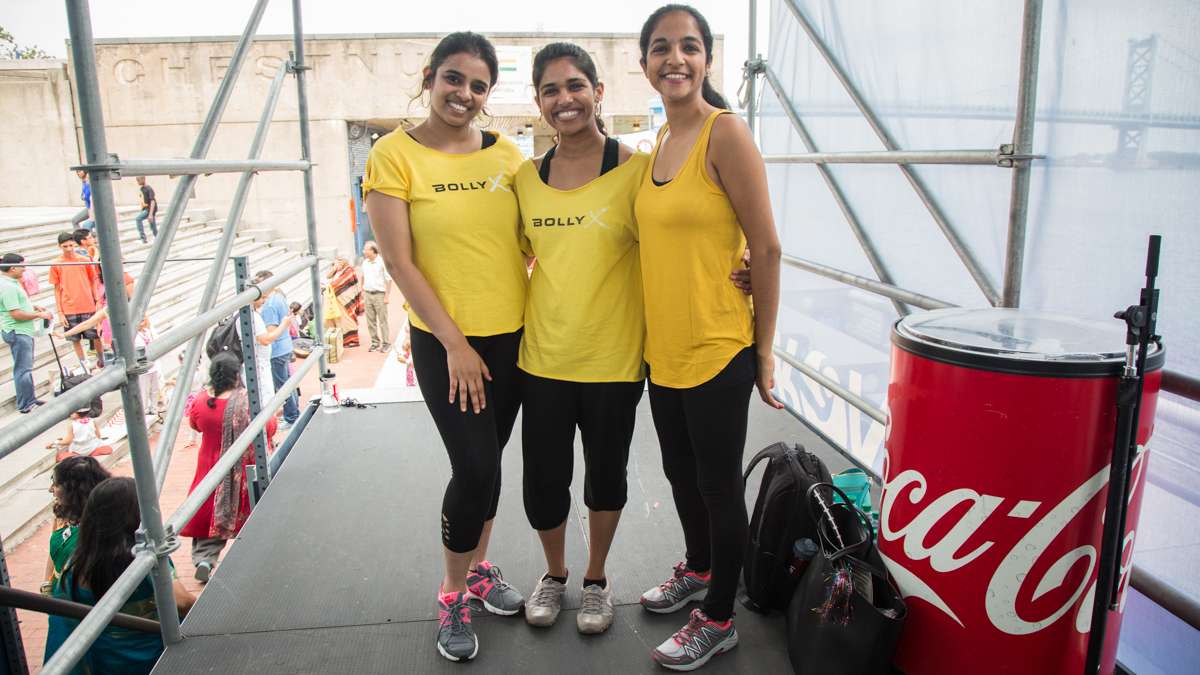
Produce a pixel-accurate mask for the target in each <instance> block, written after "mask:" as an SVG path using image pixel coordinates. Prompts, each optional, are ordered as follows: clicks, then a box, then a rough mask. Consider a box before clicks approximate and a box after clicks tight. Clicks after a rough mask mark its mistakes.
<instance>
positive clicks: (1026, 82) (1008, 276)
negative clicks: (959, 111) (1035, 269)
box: [1001, 0, 1042, 307]
mask: <svg viewBox="0 0 1200 675" xmlns="http://www.w3.org/2000/svg"><path fill="white" fill-rule="evenodd" d="M1041 43H1042V0H1025V14H1024V18H1023V20H1022V27H1021V65H1020V68H1021V75H1020V84H1019V85H1018V86H1017V117H1016V121H1015V122H1014V123H1013V142H1012V144H1013V151H1014V152H1015V153H1017V154H1029V153H1031V152H1033V124H1034V117H1035V114H1036V112H1037V81H1038V60H1039V58H1040V54H1041ZM1031 172H1032V167H1031V166H1030V163H1029V161H1028V160H1025V161H1018V162H1016V163H1015V165H1014V166H1013V175H1012V195H1011V197H1010V199H1009V204H1010V206H1009V212H1008V244H1007V246H1006V248H1005V255H1004V296H1003V297H1002V298H1001V304H1002V305H1003V306H1005V307H1020V306H1021V277H1022V273H1023V270H1024V267H1025V229H1026V224H1027V222H1028V220H1029V181H1030V174H1031Z"/></svg>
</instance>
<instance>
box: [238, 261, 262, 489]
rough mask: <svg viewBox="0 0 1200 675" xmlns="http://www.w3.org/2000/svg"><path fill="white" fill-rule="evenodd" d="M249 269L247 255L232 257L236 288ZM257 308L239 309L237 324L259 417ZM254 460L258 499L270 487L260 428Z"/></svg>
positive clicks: (253, 407) (248, 391)
mask: <svg viewBox="0 0 1200 675" xmlns="http://www.w3.org/2000/svg"><path fill="white" fill-rule="evenodd" d="M249 274H250V270H249V267H248V266H247V264H246V256H244V255H239V256H234V258H233V275H234V276H233V278H234V282H235V283H236V284H237V286H236V288H237V292H238V293H241V292H242V291H245V290H246V287H247V286H248V284H247V281H246V280H247V278H248V277H249ZM254 312H255V310H254V309H253V308H252V307H251V306H250V305H243V306H242V308H241V310H239V311H238V328H239V332H240V333H241V337H242V366H243V376H244V378H245V380H246V397H247V398H248V399H250V418H251V419H253V418H255V417H258V413H260V412H262V390H261V389H260V388H259V386H260V385H259V382H258V358H257V357H255V355H254V348H255V347H256V346H257V344H258V342H257V340H258V339H257V338H256V337H255V336H254ZM254 463H255V466H256V468H258V467H261V470H257V471H256V472H255V474H254V475H255V480H254V483H253V484H252V485H251V484H247V486H248V487H250V488H251V489H252V491H253V492H254V494H255V500H254V501H258V499H257V498H258V497H261V496H262V493H263V491H264V490H266V489H267V471H266V466H267V435H266V433H264V432H262V431H260V432H258V434H257V435H256V436H255V437H254Z"/></svg>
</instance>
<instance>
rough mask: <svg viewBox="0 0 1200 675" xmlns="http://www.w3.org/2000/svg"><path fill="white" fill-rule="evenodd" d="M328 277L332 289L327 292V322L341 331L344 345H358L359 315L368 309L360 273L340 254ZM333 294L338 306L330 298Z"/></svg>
mask: <svg viewBox="0 0 1200 675" xmlns="http://www.w3.org/2000/svg"><path fill="white" fill-rule="evenodd" d="M326 278H327V280H328V288H329V289H330V290H329V291H326V293H325V298H326V303H325V307H326V311H325V323H326V325H328V326H336V327H337V328H338V329H339V330H340V331H341V334H342V347H357V346H358V317H360V316H362V315H363V312H365V311H366V308H365V307H364V305H363V296H362V286H361V285H359V283H358V275H357V274H355V273H354V267H352V266H351V265H350V261H348V260H346V259H345V258H343V257H341V256H338V257H337V258H335V259H334V261H333V268H332V269H330V270H329V274H328V275H326ZM331 294H332V296H333V298H334V299H336V306H335V304H334V302H333V300H331V299H330V295H331Z"/></svg>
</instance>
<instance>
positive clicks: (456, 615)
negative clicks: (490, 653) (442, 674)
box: [437, 593, 479, 661]
mask: <svg viewBox="0 0 1200 675" xmlns="http://www.w3.org/2000/svg"><path fill="white" fill-rule="evenodd" d="M437 605H438V631H437V649H438V653H440V654H441V655H442V656H444V657H446V658H448V659H450V660H451V661H470V660H471V659H473V658H475V655H476V654H478V653H479V640H478V639H477V638H476V637H475V629H474V628H472V627H471V609H470V608H469V607H468V606H467V598H466V596H465V594H463V593H456V594H455V595H454V599H453V600H451V601H450V602H445V601H443V600H442V597H441V595H439V596H438V602H437Z"/></svg>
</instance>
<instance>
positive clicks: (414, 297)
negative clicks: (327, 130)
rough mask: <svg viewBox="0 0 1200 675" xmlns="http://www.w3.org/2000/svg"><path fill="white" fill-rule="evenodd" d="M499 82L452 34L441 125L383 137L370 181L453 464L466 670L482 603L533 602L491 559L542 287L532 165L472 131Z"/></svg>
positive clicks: (495, 609) (446, 507) (451, 549)
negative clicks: (528, 183) (524, 203)
mask: <svg viewBox="0 0 1200 675" xmlns="http://www.w3.org/2000/svg"><path fill="white" fill-rule="evenodd" d="M498 73H499V66H498V62H497V58H496V50H495V48H494V47H493V46H492V44H491V43H490V42H488V41H487V39H486V38H484V37H483V36H481V35H477V34H475V33H468V32H462V33H452V34H450V35H447V36H446V37H445V38H444V39H443V40H442V41H441V42H440V43H438V45H437V47H436V48H434V50H433V54H432V55H431V56H430V63H429V66H427V67H426V68H425V69H424V71H423V80H422V91H423V92H424V91H428V92H429V94H430V103H429V117H428V118H427V119H426V120H425V121H424V122H422V123H421V124H420V125H418V126H416V127H414V128H413V129H411V130H409V131H405V130H403V129H397V130H396V131H393V132H392V133H390V134H388V135H386V136H384V137H383V138H381V139H379V141H378V142H376V143H375V145H374V147H373V148H372V149H371V154H370V156H369V158H368V160H367V170H366V175H365V176H364V179H363V192H364V194H365V195H366V203H367V212H368V214H369V215H370V218H371V223H372V224H373V226H374V230H375V237H376V241H377V242H378V244H379V248H380V253H382V254H383V259H384V263H385V264H386V265H387V269H388V273H389V274H390V275H391V277H392V279H393V280H395V282H396V285H397V286H399V287H400V290H401V292H403V293H404V297H405V298H406V300H407V301H408V316H409V321H410V323H411V325H412V337H411V344H412V355H413V365H414V367H415V369H416V372H417V378H418V383H419V385H420V387H421V394H422V396H423V397H424V399H425V405H426V406H427V407H428V408H429V412H430V414H431V415H432V416H433V420H434V423H435V424H436V426H437V428H438V432H439V433H440V434H441V437H442V441H443V443H444V444H445V446H446V451H447V453H448V454H449V456H450V466H451V469H452V472H451V478H450V483H449V485H447V487H446V492H445V496H444V497H443V500H442V518H441V532H442V545H443V548H444V557H445V575H444V578H443V579H442V583H441V586H440V590H439V591H438V597H437V606H438V618H439V622H438V633H437V647H438V651H439V652H440V653H441V654H442V655H443V656H445V657H446V658H448V659H450V660H452V661H465V660H468V659H471V658H474V657H475V655H476V654H477V653H478V650H479V643H478V640H477V639H476V637H475V632H474V629H473V627H472V625H471V610H470V608H469V607H468V605H467V601H468V599H471V598H478V599H479V600H481V601H482V602H483V605H484V607H485V608H487V610H488V611H490V612H492V613H494V614H502V615H512V614H516V613H517V612H519V611H520V609H521V606H522V604H523V603H524V598H522V597H521V594H520V593H519V592H517V591H516V590H515V589H514V588H513V587H512V586H510V585H509V584H508V583H506V582H505V581H504V579H503V578H502V577H501V575H500V571H499V569H498V568H496V567H495V566H493V565H492V564H491V563H490V562H488V561H487V560H486V559H485V558H486V554H487V547H488V540H489V537H490V534H491V529H492V519H493V518H495V516H496V506H497V502H498V500H499V497H500V453H501V451H502V450H503V449H504V445H505V443H507V442H508V437H509V434H510V433H511V432H512V428H513V423H514V421H515V420H516V415H517V410H518V408H519V407H520V390H519V385H518V376H519V373H518V371H517V349H518V346H519V345H520V341H521V327H522V325H523V323H524V313H525V295H526V288H527V285H528V277H527V276H526V272H525V261H524V256H523V255H522V253H521V249H520V246H519V243H518V235H517V230H518V227H519V226H520V219H519V214H518V210H517V199H516V196H515V195H514V194H513V187H512V186H513V175H514V174H515V172H516V170H517V167H518V166H519V165H520V163H521V154H520V152H519V151H518V150H517V148H516V146H515V145H514V144H513V143H512V142H511V141H508V140H507V139H505V138H503V137H501V136H500V135H499V134H496V133H491V132H481V131H479V130H478V129H475V128H474V127H472V126H471V122H472V121H473V120H474V119H475V117H476V116H477V115H478V114H479V113H480V112H481V111H482V110H483V106H484V104H485V103H486V102H487V97H488V93H489V92H490V91H491V89H492V87H493V86H494V85H495V84H496V79H497V76H498Z"/></svg>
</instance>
